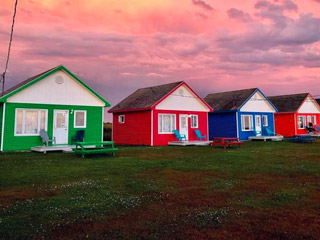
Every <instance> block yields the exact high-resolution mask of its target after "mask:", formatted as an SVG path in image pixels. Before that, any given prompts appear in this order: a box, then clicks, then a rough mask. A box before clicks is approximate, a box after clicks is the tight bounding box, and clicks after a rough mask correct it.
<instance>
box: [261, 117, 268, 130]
mask: <svg viewBox="0 0 320 240" xmlns="http://www.w3.org/2000/svg"><path fill="white" fill-rule="evenodd" d="M264 118H266V120H267V124H266V125H264V120H263V119H264ZM262 126H263V127H268V126H269V119H268V115H262Z"/></svg>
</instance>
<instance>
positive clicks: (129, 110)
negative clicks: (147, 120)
mask: <svg viewBox="0 0 320 240" xmlns="http://www.w3.org/2000/svg"><path fill="white" fill-rule="evenodd" d="M148 110H152V107H147V108H133V109H124V110H112V109H110V110H108V113H122V112H123V113H124V112H138V111H148Z"/></svg>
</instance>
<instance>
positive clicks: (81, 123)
mask: <svg viewBox="0 0 320 240" xmlns="http://www.w3.org/2000/svg"><path fill="white" fill-rule="evenodd" d="M86 124H87V111H74V127H75V128H85V127H86Z"/></svg>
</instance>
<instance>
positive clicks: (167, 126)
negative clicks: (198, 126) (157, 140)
mask: <svg viewBox="0 0 320 240" xmlns="http://www.w3.org/2000/svg"><path fill="white" fill-rule="evenodd" d="M175 129H176V115H175V114H159V115H158V132H159V133H172V132H173V130H175Z"/></svg>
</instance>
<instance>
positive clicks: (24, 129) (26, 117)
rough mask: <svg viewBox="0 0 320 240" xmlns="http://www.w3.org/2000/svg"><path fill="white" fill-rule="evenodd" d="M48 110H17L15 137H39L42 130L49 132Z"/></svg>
mask: <svg viewBox="0 0 320 240" xmlns="http://www.w3.org/2000/svg"><path fill="white" fill-rule="evenodd" d="M47 118H48V111H47V110H37V109H19V108H17V109H16V116H15V135H17V136H37V135H39V134H40V129H44V130H46V131H47Z"/></svg>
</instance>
